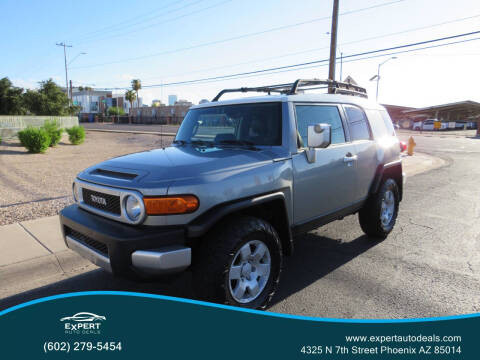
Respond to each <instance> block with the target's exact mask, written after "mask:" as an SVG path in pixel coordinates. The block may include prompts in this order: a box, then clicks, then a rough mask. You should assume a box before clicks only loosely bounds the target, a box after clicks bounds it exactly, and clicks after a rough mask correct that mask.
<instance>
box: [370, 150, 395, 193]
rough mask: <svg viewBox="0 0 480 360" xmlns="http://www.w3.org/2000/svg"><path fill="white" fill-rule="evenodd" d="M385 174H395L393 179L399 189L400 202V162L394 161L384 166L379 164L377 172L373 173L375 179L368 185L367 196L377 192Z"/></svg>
mask: <svg viewBox="0 0 480 360" xmlns="http://www.w3.org/2000/svg"><path fill="white" fill-rule="evenodd" d="M386 172H393V173H397V177H398V178H397V179H395V177H394V179H395V180H396V181H397V185H398V188H399V194H400V199H399V200H400V201H401V200H402V197H403V170H402V160H401V159H399V160H395V161H392V162H389V163H386V164H380V165H378V167H377V170H376V172H375V177H374V178H373V181H372V184H371V185H370V192H369V195H371V194H376V193H377V192H378V189H379V188H380V185H381V183H382V180H383V177H384V174H385V173H386Z"/></svg>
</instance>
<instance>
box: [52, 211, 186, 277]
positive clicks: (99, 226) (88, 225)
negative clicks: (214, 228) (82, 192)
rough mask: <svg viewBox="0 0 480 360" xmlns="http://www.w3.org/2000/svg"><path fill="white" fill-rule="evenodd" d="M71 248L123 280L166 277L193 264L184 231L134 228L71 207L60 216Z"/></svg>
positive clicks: (166, 228) (171, 228)
mask: <svg viewBox="0 0 480 360" xmlns="http://www.w3.org/2000/svg"><path fill="white" fill-rule="evenodd" d="M60 224H61V227H62V232H63V237H64V239H65V243H66V245H67V247H69V248H70V249H72V250H73V251H75V252H77V253H78V254H80V255H81V256H83V257H84V258H86V259H88V260H90V261H91V262H92V263H94V264H96V265H98V266H100V267H102V268H104V269H105V270H107V271H109V272H111V273H113V274H115V275H120V276H126V277H131V276H132V275H141V276H145V275H163V274H171V273H175V272H179V271H182V270H185V269H186V268H187V267H188V266H190V264H191V248H190V247H189V246H187V245H186V236H185V229H184V228H183V227H154V226H132V225H126V224H122V223H119V222H117V221H114V220H110V219H106V218H103V217H101V216H99V215H95V214H92V213H90V212H88V211H86V210H83V209H81V208H79V207H78V205H76V204H74V205H70V206H68V207H66V208H65V209H63V210H62V211H61V212H60Z"/></svg>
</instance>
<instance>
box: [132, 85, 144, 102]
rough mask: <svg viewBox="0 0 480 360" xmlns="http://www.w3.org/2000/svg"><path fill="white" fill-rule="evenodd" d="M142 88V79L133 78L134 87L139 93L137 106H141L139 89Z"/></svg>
mask: <svg viewBox="0 0 480 360" xmlns="http://www.w3.org/2000/svg"><path fill="white" fill-rule="evenodd" d="M141 88H142V82H141V81H140V79H133V80H132V89H133V90H134V91H135V92H136V93H137V108H139V103H138V90H140V89H141Z"/></svg>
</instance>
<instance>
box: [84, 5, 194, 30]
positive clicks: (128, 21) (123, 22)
mask: <svg viewBox="0 0 480 360" xmlns="http://www.w3.org/2000/svg"><path fill="white" fill-rule="evenodd" d="M183 1H185V0H178V1H173V2H171V3H170V4H167V5H163V6H162V7H160V8H157V9H153V10H150V11H149V12H148V13H144V14H142V15H138V16H136V17H135V18H134V19H130V20H125V21H121V22H118V23H114V24H110V25H108V26H105V27H101V28H98V29H97V30H94V31H91V32H88V33H86V34H84V37H90V36H91V35H94V34H97V33H101V32H109V31H115V30H119V29H115V28H116V27H120V28H121V26H123V25H124V24H128V23H131V22H132V21H134V22H136V21H137V19H138V18H139V17H144V16H148V15H150V16H151V15H152V14H154V13H157V12H160V11H163V10H165V9H166V8H169V7H171V6H172V5H178V4H179V3H181V2H183ZM200 1H203V0H200ZM112 28H113V30H109V29H112ZM84 37H82V39H83V38H84Z"/></svg>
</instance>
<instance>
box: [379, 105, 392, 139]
mask: <svg viewBox="0 0 480 360" xmlns="http://www.w3.org/2000/svg"><path fill="white" fill-rule="evenodd" d="M380 114H381V115H382V118H383V122H384V123H385V126H386V128H387V131H388V134H389V135H391V136H395V135H396V134H395V128H394V127H393V123H392V119H391V118H390V115H388V112H387V111H386V110H380Z"/></svg>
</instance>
